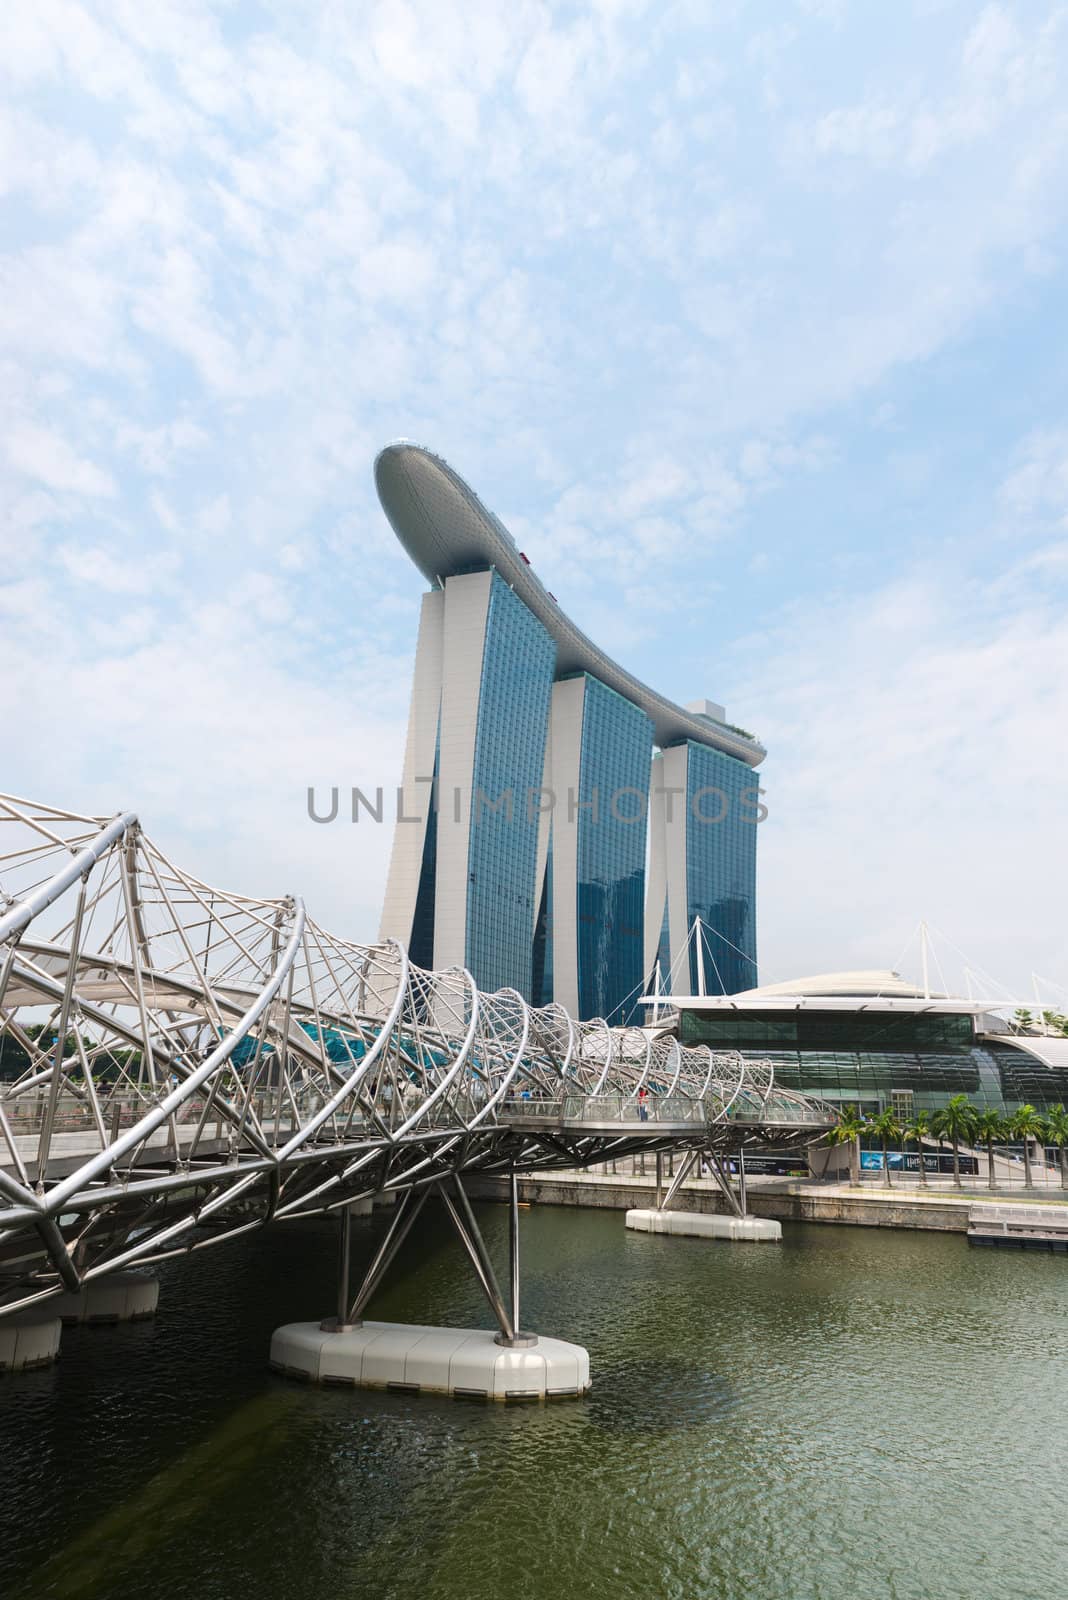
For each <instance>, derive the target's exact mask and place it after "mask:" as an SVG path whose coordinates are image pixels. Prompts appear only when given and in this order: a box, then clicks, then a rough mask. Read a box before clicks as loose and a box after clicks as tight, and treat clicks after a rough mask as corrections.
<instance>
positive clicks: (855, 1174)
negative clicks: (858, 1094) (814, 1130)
mask: <svg viewBox="0 0 1068 1600" xmlns="http://www.w3.org/2000/svg"><path fill="white" fill-rule="evenodd" d="M866 1127H867V1123H866V1122H865V1121H864V1119H863V1117H860V1116H858V1115H857V1108H856V1106H852V1105H845V1106H841V1107H840V1108H839V1111H838V1121H837V1122H836V1123H835V1125H834V1127H833V1128H829V1129H828V1130H827V1132H826V1133H825V1134H824V1138H825V1139H826V1140H827V1143H828V1144H830V1145H842V1144H847V1145H848V1146H849V1181H850V1183H854V1184H856V1183H859V1182H860V1136H861V1134H862V1133H863V1132H864V1129H865V1128H866Z"/></svg>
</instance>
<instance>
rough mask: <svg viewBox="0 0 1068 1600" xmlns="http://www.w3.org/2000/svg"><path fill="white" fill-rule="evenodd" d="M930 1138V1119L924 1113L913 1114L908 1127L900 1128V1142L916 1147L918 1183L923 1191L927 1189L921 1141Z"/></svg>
mask: <svg viewBox="0 0 1068 1600" xmlns="http://www.w3.org/2000/svg"><path fill="white" fill-rule="evenodd" d="M930 1136H931V1119H930V1117H929V1116H928V1115H927V1112H926V1111H917V1112H915V1113H914V1114H913V1118H912V1121H911V1122H910V1123H909V1125H908V1127H907V1128H902V1130H901V1139H902V1142H903V1143H904V1142H905V1141H906V1140H911V1142H912V1143H913V1144H914V1145H915V1146H916V1152H917V1157H918V1160H919V1163H920V1182H921V1183H922V1184H923V1186H924V1188H925V1189H926V1187H927V1168H926V1166H925V1165H924V1160H923V1141H924V1140H925V1139H929V1138H930Z"/></svg>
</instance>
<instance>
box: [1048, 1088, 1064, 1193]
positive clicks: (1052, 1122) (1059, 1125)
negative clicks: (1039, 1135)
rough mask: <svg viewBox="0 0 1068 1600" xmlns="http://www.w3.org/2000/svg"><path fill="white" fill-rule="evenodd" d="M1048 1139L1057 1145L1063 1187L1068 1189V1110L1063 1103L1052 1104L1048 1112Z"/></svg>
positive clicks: (1050, 1142)
mask: <svg viewBox="0 0 1068 1600" xmlns="http://www.w3.org/2000/svg"><path fill="white" fill-rule="evenodd" d="M1046 1140H1047V1142H1048V1143H1049V1144H1055V1145H1056V1146H1057V1162H1058V1165H1059V1166H1060V1169H1061V1188H1062V1189H1068V1161H1066V1160H1065V1149H1064V1147H1065V1145H1066V1144H1068V1111H1066V1110H1065V1109H1064V1107H1063V1106H1062V1105H1055V1106H1051V1107H1050V1109H1049V1110H1048V1111H1047V1112H1046Z"/></svg>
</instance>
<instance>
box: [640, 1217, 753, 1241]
mask: <svg viewBox="0 0 1068 1600" xmlns="http://www.w3.org/2000/svg"><path fill="white" fill-rule="evenodd" d="M626 1225H627V1227H628V1228H633V1229H634V1230H635V1231H636V1232H637V1233H677V1234H685V1235H686V1236H687V1237H689V1238H693V1239H754V1240H756V1239H760V1240H766V1241H768V1242H769V1243H774V1242H776V1241H777V1240H780V1239H781V1238H782V1223H781V1222H776V1221H775V1219H774V1218H773V1217H724V1216H718V1215H711V1214H709V1213H707V1212H704V1211H654V1210H652V1209H650V1210H638V1211H628V1212H627V1218H626Z"/></svg>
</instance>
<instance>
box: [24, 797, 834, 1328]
mask: <svg viewBox="0 0 1068 1600" xmlns="http://www.w3.org/2000/svg"><path fill="white" fill-rule="evenodd" d="M832 1121H833V1114H832V1113H831V1112H830V1111H829V1109H828V1108H827V1107H825V1106H823V1105H820V1104H818V1103H816V1102H814V1101H812V1100H810V1099H806V1098H805V1097H803V1096H800V1095H797V1094H793V1093H789V1092H787V1091H783V1090H781V1089H779V1088H778V1087H777V1086H776V1085H775V1082H774V1074H773V1072H772V1069H771V1066H770V1063H761V1062H752V1061H748V1062H746V1061H743V1059H742V1057H741V1056H739V1055H736V1054H721V1055H717V1054H714V1053H713V1052H711V1051H710V1050H708V1049H707V1048H704V1047H701V1048H698V1049H684V1048H682V1047H681V1046H680V1045H679V1043H678V1042H677V1041H676V1040H674V1039H664V1038H658V1037H656V1036H655V1035H654V1034H653V1033H652V1032H651V1031H648V1030H643V1029H638V1028H609V1027H608V1026H607V1024H605V1023H604V1022H600V1021H595V1022H576V1021H575V1020H574V1019H573V1018H571V1017H570V1016H569V1015H568V1014H567V1013H566V1012H565V1011H564V1010H563V1009H562V1008H561V1007H559V1006H555V1005H554V1006H548V1007H545V1008H543V1009H540V1010H539V1009H535V1008H533V1007H531V1006H529V1005H527V1004H526V1003H525V1001H524V1000H523V999H522V998H521V997H520V995H518V994H517V993H515V992H514V991H511V990H503V991H500V992H499V993H496V994H482V993H480V992H479V991H478V989H477V988H476V986H475V984H474V982H473V980H472V978H471V975H470V973H468V972H466V971H464V970H462V969H459V968H454V969H449V970H446V971H442V972H425V971H422V970H421V969H419V968H418V967H415V966H414V965H413V964H412V963H411V962H410V961H409V960H408V956H407V954H406V952H405V951H404V949H403V948H402V947H401V946H400V945H399V944H396V943H392V942H387V943H383V944H378V945H359V944H355V943H352V942H351V941H349V940H346V939H341V938H338V937H337V936H336V935H334V934H330V933H327V932H326V931H325V930H324V929H323V928H320V927H319V926H318V925H317V924H316V923H315V922H313V921H312V920H311V919H310V918H309V917H308V916H307V914H306V912H305V909H304V905H303V902H302V901H301V900H300V899H298V898H295V897H289V896H286V897H283V898H281V899H275V900H256V899H252V898H249V897H247V896H243V895H238V894H230V893H226V892H224V891H222V890H219V889H215V888H212V887H210V886H209V885H207V884H205V883H202V882H201V881H200V880H199V879H197V878H195V877H193V876H192V875H191V874H189V873H187V872H185V871H183V870H182V869H181V868H179V867H177V866H175V865H174V864H173V863H172V862H171V861H169V860H168V858H167V857H166V856H164V855H163V853H162V852H161V851H160V850H159V849H158V848H157V847H156V846H155V845H154V844H153V843H152V842H151V841H150V840H149V839H148V838H147V837H146V836H145V835H144V833H143V832H142V831H141V827H140V824H139V822H138V819H137V817H136V815H135V814H134V813H132V812H125V813H122V814H120V815H118V816H116V817H113V818H107V819H100V818H96V817H89V816H81V815H78V814H76V813H74V812H71V811H64V810H61V809H58V808H55V807H52V806H46V805H40V804H35V803H31V802H29V801H24V800H18V799H15V798H14V797H10V796H0V1315H2V1314H3V1313H4V1312H5V1311H11V1310H14V1309H16V1308H18V1307H21V1306H25V1305H28V1304H31V1303H33V1302H34V1301H36V1300H42V1299H46V1298H48V1297H49V1296H50V1295H52V1294H55V1293H58V1292H60V1291H61V1290H62V1289H64V1288H66V1289H71V1290H74V1289H78V1288H80V1287H81V1286H82V1285H85V1284H87V1283H90V1282H91V1281H92V1280H93V1279H95V1278H97V1277H101V1276H104V1275H106V1274H107V1273H109V1272H112V1271H114V1270H116V1269H118V1268H120V1267H124V1266H128V1265H131V1264H137V1263H148V1262H155V1261H160V1260H162V1259H164V1258H166V1257H167V1256H170V1255H174V1254H178V1253H181V1252H184V1251H187V1250H190V1249H203V1248H206V1247H208V1246H210V1245H213V1244H216V1243H219V1242H221V1241H223V1240H226V1239H232V1238H235V1237H237V1236H238V1235H240V1234H242V1233H244V1232H247V1231H249V1230H251V1229H254V1228H259V1227H262V1226H264V1225H265V1224H267V1223H270V1222H274V1221H291V1220H295V1219H298V1218H301V1217H307V1216H311V1215H315V1214H320V1213H324V1212H328V1211H333V1210H336V1209H338V1208H340V1207H344V1206H346V1205H347V1204H348V1203H349V1202H351V1201H353V1200H356V1199H360V1198H365V1197H367V1196H370V1195H374V1194H378V1193H381V1192H382V1191H384V1190H398V1191H402V1192H404V1193H410V1194H412V1196H413V1200H412V1206H413V1207H414V1205H415V1203H416V1201H417V1200H418V1199H419V1198H420V1195H421V1194H422V1192H424V1191H427V1190H430V1189H437V1190H438V1192H439V1193H441V1194H443V1195H449V1197H450V1199H453V1197H455V1196H456V1194H457V1189H456V1182H455V1180H456V1178H457V1177H458V1176H459V1175H460V1174H463V1173H472V1172H486V1173H493V1174H497V1175H502V1176H503V1175H505V1174H507V1173H510V1172H515V1171H519V1172H523V1171H532V1170H536V1169H538V1168H545V1167H552V1166H574V1165H583V1164H588V1163H590V1162H593V1161H602V1160H604V1159H606V1157H611V1156H615V1155H621V1154H626V1153H628V1152H630V1151H633V1150H640V1149H646V1150H648V1149H654V1150H656V1149H666V1148H680V1147H681V1148H683V1149H697V1148H701V1149H711V1148H715V1147H718V1148H722V1149H727V1148H731V1149H735V1148H738V1147H739V1146H740V1145H742V1144H744V1143H747V1142H767V1141H768V1140H769V1139H774V1141H775V1143H776V1144H782V1143H789V1142H808V1141H810V1140H812V1139H814V1138H816V1137H818V1136H819V1135H820V1133H821V1132H822V1131H823V1130H824V1129H825V1128H826V1127H827V1126H829V1125H830V1123H831V1122H832ZM460 1220H461V1222H465V1221H466V1219H465V1218H464V1217H463V1215H462V1208H461V1214H460ZM467 1231H468V1233H469V1234H470V1228H468V1229H467ZM476 1236H477V1230H476ZM386 1264H388V1263H383V1270H384V1266H385V1265H386ZM357 1314H358V1312H357ZM507 1317H508V1307H507V1305H505V1320H506V1321H507Z"/></svg>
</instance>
